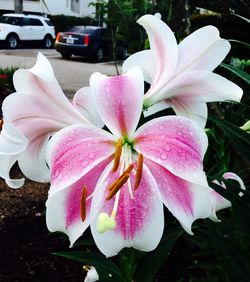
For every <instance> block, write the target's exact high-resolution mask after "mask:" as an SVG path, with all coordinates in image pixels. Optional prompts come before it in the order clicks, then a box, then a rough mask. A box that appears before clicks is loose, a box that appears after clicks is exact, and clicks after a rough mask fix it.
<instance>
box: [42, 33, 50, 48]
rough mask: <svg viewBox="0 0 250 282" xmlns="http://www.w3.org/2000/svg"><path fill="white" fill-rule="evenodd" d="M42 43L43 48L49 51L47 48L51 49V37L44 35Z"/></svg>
mask: <svg viewBox="0 0 250 282" xmlns="http://www.w3.org/2000/svg"><path fill="white" fill-rule="evenodd" d="M43 42H44V47H45V48H47V49H49V48H51V47H52V38H51V36H49V35H46V36H45V38H44V40H43Z"/></svg>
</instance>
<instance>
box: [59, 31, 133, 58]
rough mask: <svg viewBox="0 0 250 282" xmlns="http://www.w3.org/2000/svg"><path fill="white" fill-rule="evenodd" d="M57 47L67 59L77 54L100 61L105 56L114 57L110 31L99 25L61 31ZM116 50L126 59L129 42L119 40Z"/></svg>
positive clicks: (117, 53)
mask: <svg viewBox="0 0 250 282" xmlns="http://www.w3.org/2000/svg"><path fill="white" fill-rule="evenodd" d="M55 47H56V50H57V51H58V52H59V53H61V55H62V56H63V58H65V59H70V58H71V56H72V55H77V56H82V57H87V58H89V59H94V60H96V61H98V62H100V61H102V60H103V59H104V58H112V57H113V56H112V53H113V52H112V50H113V48H112V39H111V36H110V32H109V30H108V29H107V28H104V27H99V26H74V27H73V28H71V29H70V30H68V31H66V32H59V33H58V34H57V37H56V43H55ZM115 50H116V51H115V54H116V57H117V58H119V59H126V57H127V44H126V42H125V41H123V40H117V42H116V48H115Z"/></svg>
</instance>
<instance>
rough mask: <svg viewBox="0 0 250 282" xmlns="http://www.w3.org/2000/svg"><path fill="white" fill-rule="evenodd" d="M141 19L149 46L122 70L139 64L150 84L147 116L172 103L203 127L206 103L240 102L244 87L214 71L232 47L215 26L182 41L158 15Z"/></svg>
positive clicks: (194, 33)
mask: <svg viewBox="0 0 250 282" xmlns="http://www.w3.org/2000/svg"><path fill="white" fill-rule="evenodd" d="M137 22H138V23H139V24H140V25H142V26H143V27H144V28H145V30H146V32H147V34H148V38H149V42H150V50H144V51H141V52H138V53H135V54H133V55H132V56H130V57H129V58H128V59H127V60H126V61H125V62H124V64H123V71H124V72H126V71H127V70H129V69H130V68H131V67H132V66H139V67H141V69H142V70H143V73H144V79H145V81H146V82H148V83H150V84H151V86H150V88H149V90H148V91H147V92H146V94H145V97H144V104H143V108H144V110H147V111H145V112H144V114H145V115H150V114H153V113H155V112H158V111H160V110H163V109H165V108H168V107H172V108H173V110H174V111H175V113H176V114H177V115H181V116H186V117H189V118H191V119H193V120H195V121H196V122H198V123H199V124H200V125H201V126H203V127H204V126H205V124H206V120H207V106H206V102H215V101H228V100H230V101H237V102H239V101H240V99H241V96H242V94H243V91H242V89H241V88H240V87H238V86H237V85H236V84H234V83H233V82H231V81H229V80H227V79H226V78H224V77H222V76H220V75H218V74H216V73H213V70H214V69H215V68H216V67H217V66H218V65H219V64H220V63H221V62H222V61H223V59H224V58H225V57H226V55H227V53H228V52H229V50H230V43H229V42H228V41H227V40H225V39H222V38H220V36H219V31H218V29H217V28H216V27H214V26H205V27H203V28H200V29H198V30H197V31H195V32H193V33H192V34H190V35H189V36H188V37H186V38H185V39H184V40H183V41H181V42H180V44H179V45H177V42H176V39H175V36H174V33H173V32H172V30H171V29H170V28H169V27H168V26H167V25H166V24H165V23H164V22H163V21H161V20H160V19H159V18H157V17H155V16H153V15H144V16H142V17H141V18H140V19H139V20H138V21H137Z"/></svg>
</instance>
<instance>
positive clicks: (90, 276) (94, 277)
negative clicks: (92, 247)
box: [84, 266, 99, 282]
mask: <svg viewBox="0 0 250 282" xmlns="http://www.w3.org/2000/svg"><path fill="white" fill-rule="evenodd" d="M84 269H86V271H87V275H86V277H85V279H84V282H95V281H99V275H98V273H97V271H96V269H95V267H94V266H87V267H86V266H84Z"/></svg>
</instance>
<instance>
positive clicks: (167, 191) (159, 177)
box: [145, 159, 211, 234]
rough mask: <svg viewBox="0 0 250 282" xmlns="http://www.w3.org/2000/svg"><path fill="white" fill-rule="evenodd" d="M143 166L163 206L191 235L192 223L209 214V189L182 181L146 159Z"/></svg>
mask: <svg viewBox="0 0 250 282" xmlns="http://www.w3.org/2000/svg"><path fill="white" fill-rule="evenodd" d="M145 164H146V165H147V166H148V168H149V170H150V172H151V173H152V175H153V177H154V178H155V181H156V182H157V184H158V189H159V192H160V196H161V199H162V201H163V203H164V204H165V206H166V207H167V208H168V209H169V211H170V212H171V213H172V214H173V215H174V216H175V217H176V218H177V219H178V220H179V221H180V223H181V225H182V226H183V228H184V229H185V230H186V231H187V232H188V233H190V234H192V231H191V226H192V223H193V222H194V221H195V220H196V219H198V218H206V217H208V216H209V214H210V210H211V202H210V188H209V187H208V186H204V187H203V186H200V185H197V184H193V183H191V182H188V181H186V180H183V179H182V178H180V177H177V176H175V175H174V174H172V173H171V172H170V171H168V170H167V169H165V168H164V167H163V166H161V165H159V164H156V163H155V162H152V161H150V160H148V159H145Z"/></svg>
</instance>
